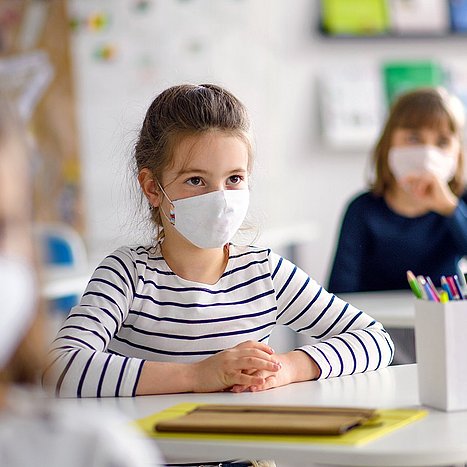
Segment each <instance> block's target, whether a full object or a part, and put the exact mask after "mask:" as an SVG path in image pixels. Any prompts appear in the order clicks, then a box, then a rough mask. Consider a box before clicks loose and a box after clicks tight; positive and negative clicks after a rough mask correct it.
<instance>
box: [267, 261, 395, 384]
mask: <svg viewBox="0 0 467 467" xmlns="http://www.w3.org/2000/svg"><path fill="white" fill-rule="evenodd" d="M269 262H270V268H271V277H272V281H273V285H274V290H275V294H276V301H277V309H278V311H277V313H278V315H277V323H278V324H283V325H285V326H288V327H290V328H292V329H294V330H295V331H297V332H299V333H303V334H306V335H307V336H309V337H312V338H313V339H314V341H313V342H314V343H313V344H312V345H305V346H303V347H300V350H302V351H304V352H306V353H307V354H308V355H309V356H310V357H312V358H313V360H314V361H315V362H316V363H317V365H318V366H319V368H320V370H321V373H320V376H319V379H323V378H329V377H332V376H341V375H350V374H354V373H361V372H364V371H369V370H376V369H378V368H384V367H386V366H387V365H389V364H390V363H391V361H392V358H393V356H394V344H393V342H392V340H391V337H390V336H389V334H388V333H387V332H386V330H385V329H384V328H383V326H382V324H381V323H379V322H377V321H375V320H374V319H372V318H371V317H370V316H368V315H367V314H366V313H364V312H363V311H361V310H358V309H357V308H355V307H353V306H352V305H351V304H349V303H346V302H344V301H343V300H341V299H340V298H338V297H337V296H335V295H333V294H331V293H329V292H327V291H326V290H325V289H324V288H323V287H322V286H320V285H319V284H318V283H316V282H315V281H314V280H313V279H311V278H310V277H309V276H308V275H307V274H306V273H305V272H303V271H302V270H300V269H299V268H298V267H297V266H295V265H294V264H292V263H290V262H289V261H287V260H286V259H284V258H282V257H280V256H278V255H276V254H274V253H271V254H270V256H269Z"/></svg>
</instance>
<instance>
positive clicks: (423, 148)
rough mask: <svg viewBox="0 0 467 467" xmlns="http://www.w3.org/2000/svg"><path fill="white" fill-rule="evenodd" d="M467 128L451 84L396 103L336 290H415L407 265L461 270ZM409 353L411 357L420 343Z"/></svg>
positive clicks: (356, 204) (348, 235) (350, 216)
mask: <svg viewBox="0 0 467 467" xmlns="http://www.w3.org/2000/svg"><path fill="white" fill-rule="evenodd" d="M463 130H464V109H463V106H462V104H461V102H460V101H459V100H458V99H457V98H456V97H454V96H453V95H450V94H449V93H448V92H447V91H446V90H445V89H442V88H436V89H433V88H423V89H418V90H415V91H411V92H408V93H406V94H404V95H402V96H400V97H399V99H398V100H397V101H396V102H395V103H394V105H393V107H392V108H391V112H390V114H389V117H388V120H387V122H386V125H385V127H384V129H383V131H382V134H381V137H380V139H379V141H378V143H377V145H376V148H375V151H374V153H373V159H372V165H373V169H374V180H373V181H372V183H371V187H370V191H368V192H365V193H363V194H360V195H358V196H356V197H355V198H354V199H353V200H352V201H351V202H350V204H349V205H348V207H347V210H346V212H345V215H344V218H343V221H342V226H341V230H340V236H339V241H338V244H337V248H336V253H335V258H334V263H333V266H332V271H331V274H330V279H329V290H330V291H332V292H334V293H345V292H365V291H376V290H395V289H408V283H407V278H406V272H407V270H412V271H414V272H415V274H417V275H418V274H422V275H424V276H430V278H431V279H432V280H433V282H434V283H435V284H436V285H438V286H439V284H440V277H441V276H442V275H446V276H448V275H453V274H457V273H458V264H459V261H460V259H461V258H462V257H463V256H464V255H467V204H466V203H467V192H466V191H465V185H464V176H463V163H464V151H463ZM391 335H392V336H393V337H394V336H395V335H396V332H395V331H391ZM412 342H413V340H412ZM398 344H399V342H398ZM396 348H398V349H399V350H402V347H401V346H400V345H396ZM410 353H411V354H412V357H410V360H406V361H404V363H410V361H413V359H414V357H413V355H414V350H413V346H411V350H410ZM397 355H398V354H397V353H396V357H397ZM396 360H397V358H396Z"/></svg>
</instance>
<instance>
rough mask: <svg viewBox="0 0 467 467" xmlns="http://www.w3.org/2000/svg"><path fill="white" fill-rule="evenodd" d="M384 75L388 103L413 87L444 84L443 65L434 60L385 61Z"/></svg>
mask: <svg viewBox="0 0 467 467" xmlns="http://www.w3.org/2000/svg"><path fill="white" fill-rule="evenodd" d="M383 75H384V84H385V90H386V99H387V102H388V104H391V103H392V102H393V101H394V98H395V97H397V96H398V95H399V94H401V93H403V92H406V91H409V90H411V89H415V88H420V87H424V86H442V85H443V84H444V72H443V69H442V67H441V66H440V65H439V64H438V63H436V62H432V61H416V62H389V63H385V64H384V65H383Z"/></svg>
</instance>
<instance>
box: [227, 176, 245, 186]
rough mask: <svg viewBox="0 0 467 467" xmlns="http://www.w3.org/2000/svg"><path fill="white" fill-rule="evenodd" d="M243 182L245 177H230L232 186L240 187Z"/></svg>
mask: <svg viewBox="0 0 467 467" xmlns="http://www.w3.org/2000/svg"><path fill="white" fill-rule="evenodd" d="M242 181H243V177H241V176H240V175H231V176H230V177H229V183H230V185H238V184H239V183H241V182H242Z"/></svg>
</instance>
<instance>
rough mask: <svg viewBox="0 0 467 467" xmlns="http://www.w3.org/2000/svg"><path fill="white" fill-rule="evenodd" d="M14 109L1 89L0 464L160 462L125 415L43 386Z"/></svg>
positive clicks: (47, 466)
mask: <svg viewBox="0 0 467 467" xmlns="http://www.w3.org/2000/svg"><path fill="white" fill-rule="evenodd" d="M13 115H14V113H13V111H12V110H11V108H10V107H9V105H8V103H7V101H6V100H5V99H3V98H1V96H0V224H1V226H2V228H1V230H0V295H1V297H2V306H1V312H0V315H1V323H2V325H1V327H0V465H1V466H3V467H24V466H32V465H33V466H38V467H62V466H67V467H92V466H95V467H97V466H99V467H130V466H132V467H133V466H134V467H137V466H141V467H142V466H147V465H160V464H161V462H162V461H161V460H160V459H159V457H158V456H157V453H156V451H155V450H154V449H153V447H152V446H150V445H147V444H146V443H145V442H144V441H143V440H142V439H141V438H140V437H139V436H138V435H137V434H136V433H133V432H132V431H131V430H130V429H129V427H128V426H127V424H128V422H127V421H126V420H121V419H120V417H118V416H116V415H115V414H113V413H108V412H103V413H100V412H99V413H96V412H92V413H89V412H88V411H87V410H82V409H81V408H80V409H77V410H69V409H65V408H64V407H62V406H58V405H57V404H56V403H55V402H56V401H53V400H50V399H47V398H46V397H45V395H44V394H41V393H40V392H39V389H38V385H37V383H38V381H39V379H40V373H41V370H42V369H43V367H42V365H43V363H44V361H45V358H44V357H45V354H46V349H45V347H46V343H45V340H46V337H45V336H46V334H47V330H48V327H47V325H46V322H45V315H44V313H43V312H41V311H38V309H39V300H38V296H37V292H38V290H37V289H38V287H37V283H38V281H37V277H36V274H35V267H34V264H35V261H34V248H33V242H32V236H31V193H32V192H31V190H30V183H29V179H28V177H27V174H28V173H29V170H28V169H29V167H28V164H27V160H26V151H25V147H24V145H23V144H22V139H21V136H20V130H19V124H18V123H17V122H16V121H15V120H14V119H13ZM151 463H152V464H151Z"/></svg>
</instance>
